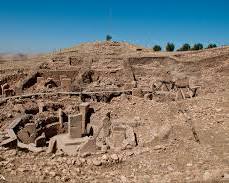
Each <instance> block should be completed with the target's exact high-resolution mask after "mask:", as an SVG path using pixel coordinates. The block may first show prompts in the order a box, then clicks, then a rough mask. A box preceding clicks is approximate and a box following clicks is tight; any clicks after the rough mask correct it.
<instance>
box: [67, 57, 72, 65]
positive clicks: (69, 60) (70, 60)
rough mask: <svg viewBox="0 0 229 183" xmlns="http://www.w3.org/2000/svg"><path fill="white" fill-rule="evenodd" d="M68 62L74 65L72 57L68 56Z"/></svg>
mask: <svg viewBox="0 0 229 183" xmlns="http://www.w3.org/2000/svg"><path fill="white" fill-rule="evenodd" d="M68 62H69V65H72V58H71V57H68Z"/></svg>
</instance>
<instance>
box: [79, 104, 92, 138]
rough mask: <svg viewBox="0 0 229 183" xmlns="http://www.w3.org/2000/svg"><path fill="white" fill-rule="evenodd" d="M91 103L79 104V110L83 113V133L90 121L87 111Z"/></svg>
mask: <svg viewBox="0 0 229 183" xmlns="http://www.w3.org/2000/svg"><path fill="white" fill-rule="evenodd" d="M89 107H90V103H88V102H83V103H81V104H80V105H79V110H80V113H81V115H82V134H85V133H86V125H87V123H88V121H87V112H88V110H89Z"/></svg>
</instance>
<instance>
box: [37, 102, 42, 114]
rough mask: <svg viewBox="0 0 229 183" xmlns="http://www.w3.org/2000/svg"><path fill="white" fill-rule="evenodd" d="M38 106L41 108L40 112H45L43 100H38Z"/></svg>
mask: <svg viewBox="0 0 229 183" xmlns="http://www.w3.org/2000/svg"><path fill="white" fill-rule="evenodd" d="M37 104H38V108H39V113H42V112H44V103H43V102H38V103H37Z"/></svg>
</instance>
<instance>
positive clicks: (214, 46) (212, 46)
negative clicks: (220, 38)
mask: <svg viewBox="0 0 229 183" xmlns="http://www.w3.org/2000/svg"><path fill="white" fill-rule="evenodd" d="M216 47H217V46H216V44H212V43H211V44H209V45H208V46H207V48H216Z"/></svg>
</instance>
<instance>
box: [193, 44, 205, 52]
mask: <svg viewBox="0 0 229 183" xmlns="http://www.w3.org/2000/svg"><path fill="white" fill-rule="evenodd" d="M202 49H203V44H201V43H197V44H194V45H193V47H192V50H202Z"/></svg>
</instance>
